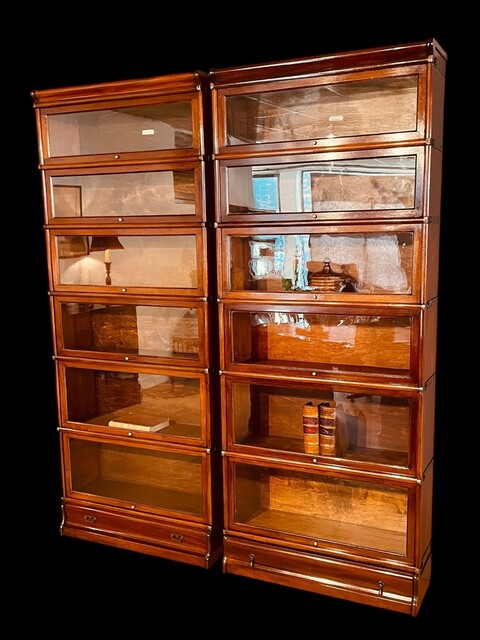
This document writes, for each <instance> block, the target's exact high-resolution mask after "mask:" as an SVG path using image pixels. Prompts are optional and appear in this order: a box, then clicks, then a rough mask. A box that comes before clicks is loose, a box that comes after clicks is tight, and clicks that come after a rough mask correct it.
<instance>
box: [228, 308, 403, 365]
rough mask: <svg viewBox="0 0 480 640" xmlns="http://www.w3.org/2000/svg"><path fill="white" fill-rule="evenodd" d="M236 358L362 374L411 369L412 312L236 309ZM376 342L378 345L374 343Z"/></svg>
mask: <svg viewBox="0 0 480 640" xmlns="http://www.w3.org/2000/svg"><path fill="white" fill-rule="evenodd" d="M230 317H231V323H232V328H231V336H232V362H233V363H235V364H250V365H256V366H262V367H265V366H266V367H272V366H278V367H282V368H287V369H290V370H292V368H294V367H295V368H307V369H309V370H311V369H312V368H313V369H315V370H316V371H324V372H327V373H332V372H335V373H337V372H343V373H345V374H346V373H348V372H358V373H361V374H362V375H368V374H373V373H374V374H382V375H400V376H405V375H408V374H409V372H410V366H411V362H410V351H411V318H410V317H409V316H392V317H388V316H381V315H354V314H352V315H344V314H334V313H331V314H330V313H329V314H326V313H323V314H322V313H297V312H295V311H294V310H293V309H292V310H287V309H285V310H282V311H270V312H266V311H265V312H263V311H262V312H261V311H258V312H252V311H236V310H234V311H231V313H230ZM372 345H375V348H372Z"/></svg>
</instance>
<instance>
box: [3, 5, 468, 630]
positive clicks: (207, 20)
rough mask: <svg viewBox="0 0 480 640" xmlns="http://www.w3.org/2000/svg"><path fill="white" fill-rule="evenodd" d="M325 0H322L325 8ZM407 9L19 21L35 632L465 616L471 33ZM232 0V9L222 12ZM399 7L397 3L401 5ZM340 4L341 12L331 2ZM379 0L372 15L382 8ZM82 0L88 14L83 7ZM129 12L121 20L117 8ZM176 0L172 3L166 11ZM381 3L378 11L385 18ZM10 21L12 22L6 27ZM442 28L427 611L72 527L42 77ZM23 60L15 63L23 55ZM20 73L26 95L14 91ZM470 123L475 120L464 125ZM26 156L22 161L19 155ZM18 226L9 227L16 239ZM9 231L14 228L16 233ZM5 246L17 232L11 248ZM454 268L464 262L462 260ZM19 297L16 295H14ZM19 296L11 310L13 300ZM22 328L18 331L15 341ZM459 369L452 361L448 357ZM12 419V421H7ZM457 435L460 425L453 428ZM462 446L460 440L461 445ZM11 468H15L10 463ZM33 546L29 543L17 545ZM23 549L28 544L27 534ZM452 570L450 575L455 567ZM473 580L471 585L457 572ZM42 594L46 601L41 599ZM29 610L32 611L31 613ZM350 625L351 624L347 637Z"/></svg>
mask: <svg viewBox="0 0 480 640" xmlns="http://www.w3.org/2000/svg"><path fill="white" fill-rule="evenodd" d="M314 6H316V5H314ZM408 6H409V9H408V11H409V13H410V14H411V15H410V16H409V17H408V18H406V17H402V18H400V17H399V16H396V15H395V14H394V10H391V9H386V10H385V11H386V12H387V13H388V17H387V15H385V16H382V15H377V14H378V11H376V12H373V11H371V10H369V11H365V12H363V13H359V14H358V15H353V16H352V14H351V12H350V10H347V9H346V7H343V6H342V5H338V6H337V7H335V8H331V9H328V10H326V9H325V8H322V7H318V8H313V9H312V8H309V5H308V4H306V5H305V6H303V5H298V6H297V5H296V3H292V4H291V5H289V6H283V5H282V7H276V5H275V4H269V5H268V6H267V5H266V4H264V5H262V4H261V3H257V4H254V5H253V6H251V7H249V6H248V4H245V3H242V4H241V5H239V6H235V5H232V7H229V8H228V10H233V12H232V14H231V15H230V14H228V17H227V15H225V14H224V13H223V12H222V14H221V17H219V18H218V19H216V20H215V15H216V13H217V14H218V12H216V11H215V10H214V9H213V8H210V7H209V8H208V9H204V10H202V8H201V5H199V6H197V7H195V6H193V7H189V8H187V6H183V5H182V6H176V7H172V8H168V9H166V10H164V12H162V11H161V8H159V9H158V10H154V9H147V8H145V9H142V10H140V9H136V8H135V7H133V8H132V7H126V6H125V7H123V6H122V8H121V9H120V8H117V9H113V8H112V9H111V11H112V12H113V13H114V14H117V15H115V16H114V17H113V18H112V19H111V20H109V19H105V18H104V19H100V18H99V17H98V16H97V15H96V13H95V10H94V9H92V8H86V7H83V8H82V7H81V6H80V7H79V6H75V8H74V9H73V11H72V12H71V13H68V16H69V17H63V15H59V14H58V11H57V10H55V11H54V12H53V13H54V14H55V15H52V9H50V8H49V9H48V13H47V9H46V7H43V8H42V9H41V10H37V11H34V12H33V13H32V10H29V24H30V26H29V27H28V28H26V29H22V30H21V31H22V33H21V34H19V33H17V34H15V32H14V33H12V38H13V46H12V51H11V57H12V60H9V59H8V56H7V59H6V60H5V66H6V67H10V69H13V71H14V73H13V78H14V79H13V81H12V82H11V83H10V81H8V82H5V78H7V77H8V76H9V75H10V74H11V70H10V72H9V73H8V74H6V75H5V77H4V93H3V95H4V104H3V111H4V113H5V111H6V113H7V114H8V115H7V116H6V117H5V116H4V118H3V127H4V136H5V138H4V143H5V145H4V166H5V161H7V166H8V170H7V173H6V174H5V175H8V176H10V179H8V180H7V182H8V184H6V185H4V196H5V197H6V195H7V193H9V194H10V196H9V197H8V198H7V202H8V204H5V203H4V216H5V218H6V220H7V221H8V223H9V227H10V232H9V234H10V235H11V237H13V238H16V241H13V242H12V245H10V249H11V251H10V254H9V255H10V257H9V258H8V261H6V262H5V281H6V282H8V283H11V284H10V285H9V289H8V296H7V295H6V293H5V294H4V321H5V320H8V323H9V324H8V329H7V333H6V334H5V336H6V341H7V343H8V346H9V348H10V349H12V354H11V357H10V359H9V363H10V365H11V367H12V369H11V370H12V371H14V372H15V375H13V376H11V375H9V376H8V377H9V379H11V384H12V387H11V391H7V393H8V394H9V395H10V394H11V398H10V397H9V398H8V399H7V402H8V403H9V406H13V408H14V412H13V418H9V420H8V423H6V424H9V425H10V428H9V430H8V431H9V435H10V438H11V440H12V445H13V446H11V447H8V449H6V450H5V452H4V456H5V458H6V459H5V460H4V463H5V464H6V465H7V466H8V468H10V469H12V467H13V468H14V469H15V471H11V472H9V477H13V478H14V479H15V480H14V482H12V483H11V484H10V485H9V487H8V491H7V493H6V496H7V497H8V502H9V504H13V505H14V507H15V511H18V517H17V516H13V515H10V517H9V518H8V520H9V523H8V525H7V524H6V523H5V525H4V526H6V528H7V531H8V533H9V536H8V540H9V542H8V544H7V545H6V546H5V547H4V554H6V555H7V556H11V558H10V559H11V560H14V559H17V560H18V563H16V564H15V566H17V565H18V564H20V565H21V567H22V569H21V572H20V578H21V580H20V582H19V573H18V571H17V570H16V571H15V578H14V580H13V582H14V583H15V584H16V585H17V586H19V592H18V593H19V596H21V597H22V602H23V603H25V602H26V599H25V595H26V593H25V587H27V589H28V594H30V596H31V598H30V602H33V601H34V602H35V607H34V611H35V615H34V617H33V621H34V623H35V625H36V626H37V629H38V630H42V629H44V630H47V629H52V628H54V627H55V625H59V628H60V625H61V624H64V623H61V622H60V621H61V620H65V619H66V617H68V616H70V618H69V622H68V625H69V627H70V628H72V625H73V629H75V630H78V631H79V632H80V633H82V632H83V633H88V634H89V635H92V634H93V635H95V636H96V635H99V634H100V633H106V632H111V633H112V634H113V633H114V630H117V629H118V630H119V632H123V633H124V634H126V633H128V632H129V631H130V630H131V631H132V633H141V632H142V631H143V630H145V631H148V632H149V633H155V635H157V634H158V635H161V634H166V633H168V634H169V635H174V634H175V635H176V634H178V633H182V635H183V633H184V632H187V631H188V632H189V633H190V634H193V633H195V632H199V633H202V634H203V633H207V634H210V633H215V634H220V633H222V634H229V633H231V632H232V631H235V632H237V633H238V632H240V633H243V632H245V633H248V634H250V635H251V636H253V637H264V636H267V635H270V634H273V633H278V632H279V631H282V632H283V634H282V635H286V634H287V633H288V634H292V635H296V636H297V637H298V636H299V635H301V634H302V633H304V634H306V633H308V634H320V633H325V632H328V633H330V634H332V633H333V634H336V635H337V637H338V635H339V634H340V632H342V631H347V630H348V631H349V632H353V633H356V632H360V633H362V632H369V631H370V632H373V633H378V632H382V631H383V632H385V633H387V632H402V631H404V632H406V633H410V632H418V631H420V630H423V631H424V630H428V629H431V628H432V625H435V626H437V625H438V623H442V622H450V620H452V621H453V620H454V619H455V618H456V616H458V611H459V610H458V609H457V603H456V597H455V595H454V593H455V592H456V591H457V589H456V588H455V587H454V586H452V583H451V582H450V576H451V574H452V570H453V565H454V559H455V558H454V551H453V549H454V546H455V545H456V544H457V543H458V540H456V533H455V531H456V529H457V526H458V522H456V521H455V514H457V513H458V510H457V509H456V507H455V506H452V503H451V501H450V500H447V495H448V494H449V490H448V487H449V486H450V482H451V476H450V471H451V466H450V457H451V455H452V438H451V437H449V438H447V429H449V428H451V425H450V427H449V420H450V418H449V416H450V413H449V409H450V402H451V400H452V398H451V396H450V394H449V392H448V389H449V384H448V382H449V378H450V374H449V373H448V372H447V362H449V363H450V362H451V358H452V357H453V354H452V353H449V351H450V348H451V347H453V348H452V351H456V346H455V345H454V344H451V342H450V341H449V339H448V335H449V330H448V327H449V326H450V324H451V318H452V317H453V312H452V303H453V299H454V294H453V293H452V287H451V280H450V276H451V274H452V264H451V262H450V259H451V257H452V254H454V255H456V256H457V257H458V245H457V243H456V241H455V237H454V236H455V232H456V231H455V228H454V225H453V218H454V215H455V213H457V211H456V208H457V207H458V204H457V202H456V198H455V191H456V183H455V179H454V173H455V174H456V170H455V161H456V160H455V159H456V158H457V153H456V150H455V145H456V144H458V138H457V132H456V130H455V121H454V116H453V112H454V104H455V96H456V95H458V90H459V73H460V71H459V67H460V64H461V54H460V45H459V43H458V40H457V38H458V39H459V36H460V34H459V33H458V31H457V27H456V25H455V21H452V20H451V19H450V18H448V17H443V18H433V17H430V18H423V19H420V18H419V17H418V16H417V15H415V13H414V11H415V10H416V8H415V7H413V8H412V6H411V5H408ZM225 9H226V7H224V9H223V11H224V10H225ZM397 9H399V7H398V8H397ZM329 12H330V14H329ZM369 12H370V13H371V14H372V15H369ZM77 13H78V14H79V15H77ZM120 13H122V14H123V16H124V17H123V19H120V18H119V15H118V14H120ZM164 13H165V15H164ZM374 13H375V15H373V14H374ZM7 29H8V27H7ZM431 37H434V38H436V39H437V40H438V41H439V43H440V45H441V46H442V47H443V48H444V49H445V50H446V52H447V55H448V62H447V74H446V78H447V80H446V105H445V138H444V163H443V195H442V211H441V215H442V227H441V228H442V235H441V260H440V287H439V301H440V303H439V336H438V358H437V363H438V366H437V426H436V444H435V476H434V477H435V485H434V522H433V576H432V583H431V586H430V590H429V592H428V594H427V596H426V598H425V600H424V603H423V606H422V609H421V611H420V614H419V615H418V616H417V617H416V618H411V617H410V616H406V615H404V614H398V613H395V612H390V611H383V610H380V609H375V608H373V607H367V606H362V605H358V604H354V603H349V602H344V601H342V600H337V599H333V598H329V597H324V596H320V595H316V594H311V593H308V592H303V591H299V590H295V589H291V588H287V587H281V586H278V585H274V584H267V583H261V582H257V581H254V580H250V579H245V578H241V577H238V576H231V575H224V574H222V571H221V563H218V565H217V566H215V567H214V568H213V569H211V570H209V571H206V570H204V569H201V568H197V567H190V566H188V565H183V564H180V563H174V562H170V561H167V560H163V559H159V558H155V557H151V556H146V555H142V554H138V553H134V552H130V551H126V550H120V549H114V548H110V547H106V546H102V545H98V544H94V543H90V542H84V541H79V540H75V539H70V538H64V537H61V536H60V535H59V526H60V515H61V514H60V496H61V486H60V466H59V457H58V433H57V431H56V426H57V419H56V408H55V406H56V405H55V381H54V375H53V361H52V353H53V348H52V342H51V331H50V319H49V301H48V282H47V270H46V258H45V247H44V237H43V210H42V201H41V183H40V173H39V171H38V155H37V142H36V130H35V117H34V109H33V102H32V99H31V96H30V92H31V91H32V90H38V89H53V88H56V87H64V86H75V85H81V84H95V83H103V82H109V81H114V80H122V79H134V78H143V77H150V76H159V75H164V74H171V73H183V72H191V71H195V70H198V69H202V70H205V71H208V70H210V69H212V68H222V67H229V66H237V65H243V64H249V63H255V62H269V61H275V60H283V59H288V58H294V57H303V56H316V55H322V54H329V53H336V52H341V51H350V50H357V49H362V48H370V47H377V46H387V45H396V44H404V43H408V42H416V41H423V40H426V39H429V38H431ZM10 65H11V66H10ZM12 86H13V100H14V101H13V108H12V103H11V96H12V91H11V89H12ZM464 124H465V123H464ZM11 159H13V161H12V160H11ZM6 241H7V239H6V238H5V237H4V243H5V242H6ZM8 242H9V243H10V240H8ZM4 246H5V245H4ZM455 275H456V278H457V277H458V278H460V277H461V274H459V273H458V271H456V272H455ZM11 294H13V297H14V298H15V299H16V300H15V302H14V304H13V306H12V307H11V301H10V295H11ZM12 308H14V309H16V313H15V314H14V316H11V315H10V311H9V309H12ZM11 329H13V336H14V337H13V338H11V336H12V332H11ZM449 366H450V365H449ZM6 424H5V426H6ZM450 434H452V431H450ZM456 448H457V447H456V445H455V449H456ZM10 473H11V474H12V476H10ZM19 543H20V544H19ZM17 545H18V547H19V550H18V551H17V550H16V547H17ZM447 576H448V578H447ZM458 587H459V588H460V587H461V585H458ZM40 603H41V604H40ZM29 615H30V614H29V612H28V609H27V610H26V611H25V616H26V618H25V619H24V620H20V621H19V622H20V623H21V624H28V622H29V620H28V617H29ZM342 637H344V636H343V634H342Z"/></svg>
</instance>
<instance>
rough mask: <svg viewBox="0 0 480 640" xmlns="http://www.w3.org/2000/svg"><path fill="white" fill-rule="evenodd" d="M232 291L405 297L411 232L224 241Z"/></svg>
mask: <svg viewBox="0 0 480 640" xmlns="http://www.w3.org/2000/svg"><path fill="white" fill-rule="evenodd" d="M227 237H228V240H229V251H230V287H231V290H232V291H270V292H274V291H278V292H282V291H318V292H320V293H349V292H350V293H352V292H355V293H367V294H374V293H377V294H378V293H389V294H406V293H410V292H411V290H412V278H413V266H414V263H413V233H412V232H403V233H315V234H294V233H285V234H281V235H277V234H275V235H255V236H250V235H246V236H241V235H230V236H227Z"/></svg>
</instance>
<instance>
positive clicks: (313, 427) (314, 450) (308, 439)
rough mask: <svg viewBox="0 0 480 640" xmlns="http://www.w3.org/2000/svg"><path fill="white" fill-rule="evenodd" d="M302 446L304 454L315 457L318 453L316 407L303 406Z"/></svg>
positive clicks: (311, 404)
mask: <svg viewBox="0 0 480 640" xmlns="http://www.w3.org/2000/svg"><path fill="white" fill-rule="evenodd" d="M303 446H304V451H305V453H310V454H313V455H316V454H318V453H319V451H320V448H319V446H320V440H319V419H318V405H316V404H313V402H307V403H305V404H304V405H303Z"/></svg>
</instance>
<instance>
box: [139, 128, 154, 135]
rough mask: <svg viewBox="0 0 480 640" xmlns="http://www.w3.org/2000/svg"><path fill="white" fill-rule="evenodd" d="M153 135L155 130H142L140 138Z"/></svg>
mask: <svg viewBox="0 0 480 640" xmlns="http://www.w3.org/2000/svg"><path fill="white" fill-rule="evenodd" d="M153 135H155V129H142V136H153Z"/></svg>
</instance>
